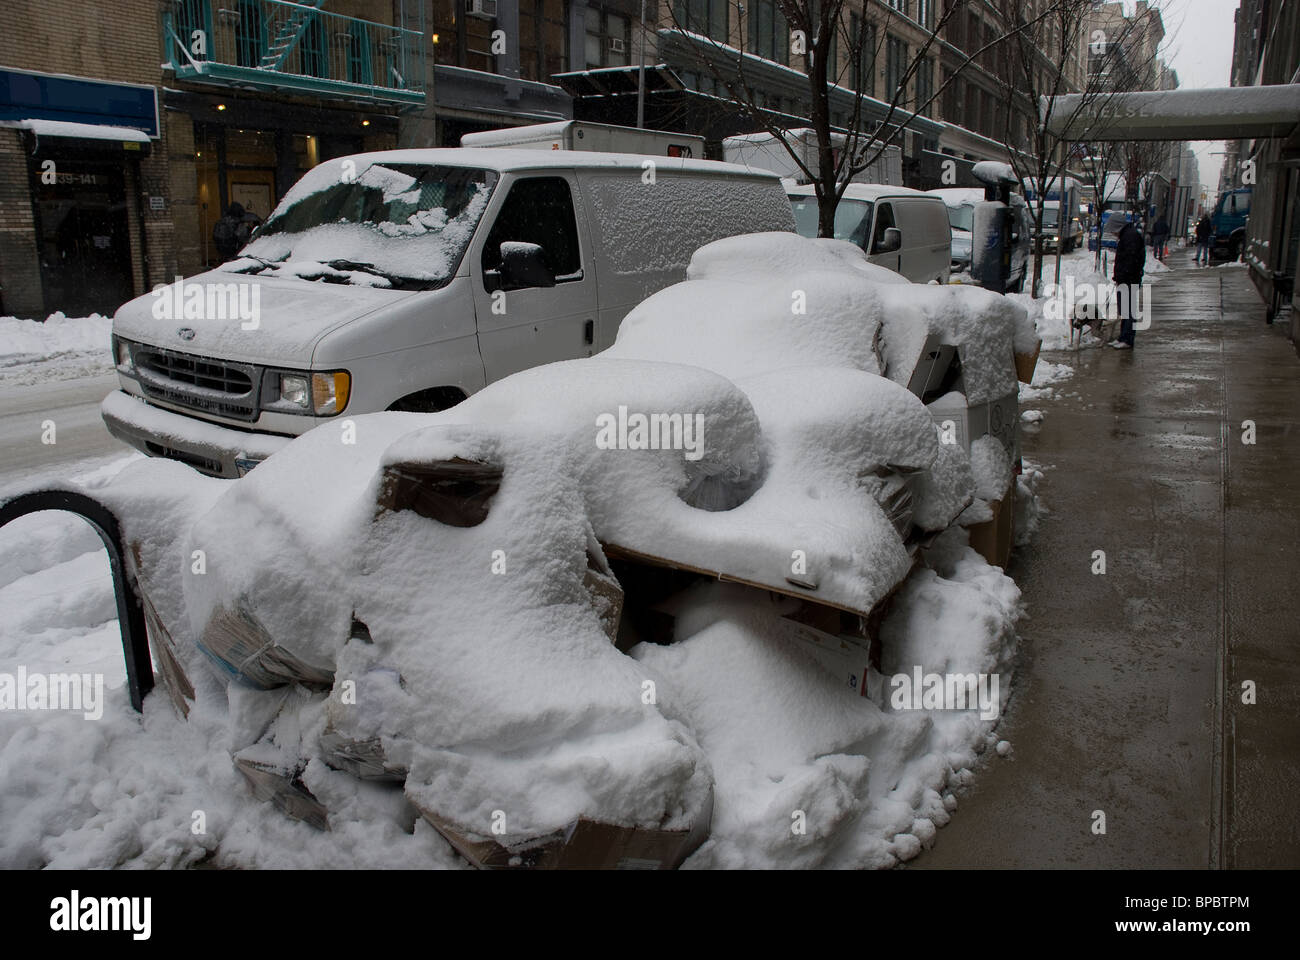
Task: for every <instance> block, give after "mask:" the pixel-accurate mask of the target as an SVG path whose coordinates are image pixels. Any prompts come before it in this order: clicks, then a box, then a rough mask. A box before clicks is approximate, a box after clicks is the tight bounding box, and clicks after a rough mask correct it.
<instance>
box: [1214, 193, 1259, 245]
mask: <svg viewBox="0 0 1300 960" xmlns="http://www.w3.org/2000/svg"><path fill="white" fill-rule="evenodd" d="M1253 190H1254V188H1253V187H1237V188H1236V189H1234V190H1225V191H1223V193H1221V194H1219V199H1218V202H1217V203H1215V205H1214V212H1213V213H1211V214H1210V223H1211V224H1212V225H1213V227H1214V233H1213V234H1211V236H1212V237H1213V245H1212V246H1211V248H1210V253H1211V255H1212V256H1214V257H1219V258H1223V259H1226V260H1236V259H1238V258H1239V257H1240V256H1241V249H1242V247H1243V246H1245V243H1246V221H1247V220H1249V219H1250V199H1251V193H1252V191H1253Z"/></svg>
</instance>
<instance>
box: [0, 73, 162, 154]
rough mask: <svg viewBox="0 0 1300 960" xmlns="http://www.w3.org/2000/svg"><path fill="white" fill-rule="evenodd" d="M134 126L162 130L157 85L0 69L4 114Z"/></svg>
mask: <svg viewBox="0 0 1300 960" xmlns="http://www.w3.org/2000/svg"><path fill="white" fill-rule="evenodd" d="M28 119H38V120H58V121H63V122H70V123H87V124H100V125H107V126H116V127H132V128H134V129H136V130H142V131H144V132H145V133H147V134H148V135H149V136H150V137H152V138H157V136H158V129H159V128H158V90H157V88H156V87H151V86H148V85H146V84H137V83H107V82H105V81H102V80H89V79H86V78H84V77H68V76H61V75H57V74H50V73H37V72H35V71H32V70H12V69H9V68H4V69H0V120H11V121H12V120H28Z"/></svg>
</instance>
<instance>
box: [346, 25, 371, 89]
mask: <svg viewBox="0 0 1300 960" xmlns="http://www.w3.org/2000/svg"><path fill="white" fill-rule="evenodd" d="M347 51H348V80H349V81H350V82H351V83H366V84H368V83H371V82H373V81H372V79H371V70H370V31H369V30H368V29H367V28H366V25H365V24H364V23H362V22H361V21H360V20H353V21H352V24H351V26H349V27H348V39H347Z"/></svg>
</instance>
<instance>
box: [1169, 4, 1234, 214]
mask: <svg viewBox="0 0 1300 960" xmlns="http://www.w3.org/2000/svg"><path fill="white" fill-rule="evenodd" d="M1161 6H1162V9H1163V11H1164V23H1165V34H1166V36H1165V41H1164V43H1163V44H1162V45H1161V48H1160V52H1161V55H1162V56H1163V57H1164V60H1165V62H1166V63H1168V64H1169V65H1170V66H1171V67H1173V68H1174V69H1175V70H1177V71H1178V84H1179V87H1180V88H1184V89H1186V88H1192V89H1196V88H1204V87H1226V86H1228V85H1229V77H1228V74H1229V72H1230V71H1231V69H1232V43H1233V38H1234V29H1235V28H1234V25H1233V14H1235V13H1236V12H1237V6H1238V0H1164V2H1163V3H1162V5H1161ZM1192 149H1193V150H1195V151H1196V159H1197V161H1198V162H1199V163H1200V171H1201V183H1202V184H1204V185H1205V187H1206V189H1207V190H1209V191H1210V193H1211V194H1213V193H1214V191H1215V190H1217V189H1218V186H1219V168H1220V167H1222V166H1223V158H1222V157H1217V156H1212V154H1213V153H1214V152H1216V151H1221V150H1223V143H1222V142H1221V141H1210V142H1204V143H1194V144H1192Z"/></svg>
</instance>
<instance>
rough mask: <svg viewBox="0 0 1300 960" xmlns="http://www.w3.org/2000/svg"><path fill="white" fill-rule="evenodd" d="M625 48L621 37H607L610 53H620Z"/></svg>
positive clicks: (625, 45)
mask: <svg viewBox="0 0 1300 960" xmlns="http://www.w3.org/2000/svg"><path fill="white" fill-rule="evenodd" d="M626 49H627V44H626V43H624V42H623V38H622V37H610V38H609V50H610V53H622V52H623V51H624V50H626Z"/></svg>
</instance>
